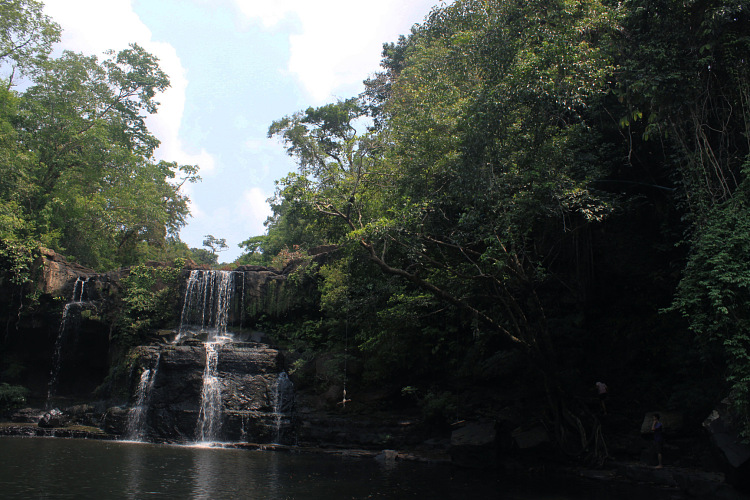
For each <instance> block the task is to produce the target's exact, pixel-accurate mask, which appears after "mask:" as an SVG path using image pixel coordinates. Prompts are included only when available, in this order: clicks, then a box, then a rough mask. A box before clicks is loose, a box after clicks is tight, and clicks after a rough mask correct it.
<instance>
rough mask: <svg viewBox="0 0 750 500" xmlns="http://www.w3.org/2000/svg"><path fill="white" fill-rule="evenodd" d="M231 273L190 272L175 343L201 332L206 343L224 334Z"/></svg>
mask: <svg viewBox="0 0 750 500" xmlns="http://www.w3.org/2000/svg"><path fill="white" fill-rule="evenodd" d="M235 274H237V273H236V272H235V271H203V270H193V271H190V276H189V277H188V280H187V285H186V287H185V300H184V302H183V305H182V313H181V315H180V328H179V331H178V334H177V339H176V341H180V340H181V339H182V338H183V337H184V336H186V335H188V334H190V333H193V334H202V333H205V334H207V340H208V341H209V342H210V341H212V340H213V339H214V338H215V337H216V336H217V335H223V334H225V333H226V331H227V326H228V324H229V313H230V310H231V309H232V302H233V300H234V295H235V293H234V287H235ZM243 292H244V287H243Z"/></svg>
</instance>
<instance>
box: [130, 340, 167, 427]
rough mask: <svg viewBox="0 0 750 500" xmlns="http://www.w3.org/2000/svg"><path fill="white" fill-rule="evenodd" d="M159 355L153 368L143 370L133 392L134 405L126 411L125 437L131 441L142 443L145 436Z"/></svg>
mask: <svg viewBox="0 0 750 500" xmlns="http://www.w3.org/2000/svg"><path fill="white" fill-rule="evenodd" d="M160 359H161V353H159V355H158V356H157V357H156V362H155V363H154V367H153V368H149V369H147V370H143V373H141V380H140V382H139V383H138V388H137V389H136V392H135V405H134V406H133V407H132V408H130V410H128V427H127V433H126V435H125V437H126V438H127V439H129V440H131V441H143V438H144V436H145V434H146V416H147V415H148V405H149V402H150V400H151V390H152V389H153V388H154V381H155V380H156V374H157V372H158V371H159V360H160Z"/></svg>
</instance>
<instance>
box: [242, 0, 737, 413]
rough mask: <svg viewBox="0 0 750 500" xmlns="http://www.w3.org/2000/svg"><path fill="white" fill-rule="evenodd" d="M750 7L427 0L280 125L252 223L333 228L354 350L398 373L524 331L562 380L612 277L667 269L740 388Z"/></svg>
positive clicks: (498, 343)
mask: <svg viewBox="0 0 750 500" xmlns="http://www.w3.org/2000/svg"><path fill="white" fill-rule="evenodd" d="M748 12H749V6H748V4H747V2H745V1H742V0H731V1H718V0H717V1H710V2H687V3H679V4H677V3H675V2H670V1H668V0H665V1H657V2H651V1H649V2H640V1H638V0H633V1H628V2H622V3H615V2H609V1H606V0H601V1H600V0H556V1H553V2H547V1H545V2H541V1H538V2H537V1H532V2H515V1H511V0H501V1H497V2H485V1H481V0H457V1H455V2H453V3H451V4H450V5H447V6H439V7H436V8H435V9H434V10H433V11H432V12H431V13H430V15H429V16H428V17H427V18H426V20H425V22H424V23H423V24H421V25H416V26H414V27H413V29H412V31H411V33H410V34H409V35H408V36H403V37H401V38H399V40H398V41H397V42H396V43H388V44H385V45H384V48H383V60H382V71H381V72H380V73H378V74H376V75H374V76H373V77H371V78H370V79H368V80H367V81H366V82H365V91H364V92H363V93H362V94H361V95H360V96H358V97H356V98H350V99H346V100H341V101H339V102H336V103H331V104H327V105H325V106H321V107H318V108H308V109H307V110H305V111H302V112H299V113H296V114H293V115H291V116H288V117H285V118H282V119H280V120H278V121H276V122H274V123H273V124H272V125H271V127H270V128H269V136H270V137H277V138H279V139H280V141H281V142H282V144H283V145H284V147H285V149H286V151H287V152H288V153H289V155H290V156H292V157H293V158H295V159H296V161H297V163H298V165H299V170H298V172H295V173H291V174H289V175H288V176H286V177H285V178H283V179H281V180H280V181H279V182H278V189H277V191H276V194H275V197H274V198H272V200H271V201H272V208H273V215H272V217H271V218H270V219H269V220H268V222H267V226H268V228H269V230H268V235H267V236H266V237H264V238H263V239H262V240H248V244H250V243H252V244H253V248H254V249H256V250H257V249H258V248H260V249H261V250H262V251H264V252H265V251H267V250H268V251H278V249H280V248H282V247H283V246H287V247H292V245H301V246H302V248H311V247H312V246H315V245H320V244H324V243H327V244H336V245H338V246H339V248H342V249H343V250H344V252H345V253H344V254H342V255H343V257H342V260H341V261H340V262H339V263H338V264H329V265H328V266H327V267H324V268H323V269H321V275H322V280H323V282H322V284H321V286H320V290H321V294H322V295H321V297H322V298H321V300H322V303H323V310H324V311H328V313H327V314H329V315H330V316H331V317H337V318H339V319H341V318H342V314H346V315H347V322H348V321H350V320H351V321H353V320H357V318H359V319H358V320H357V321H358V328H360V330H359V337H358V342H359V344H358V348H359V349H360V350H361V351H360V352H361V353H363V355H367V354H366V353H368V352H369V356H374V357H377V358H378V359H379V362H378V363H379V364H380V366H390V367H391V369H390V370H386V371H390V373H391V374H395V373H399V374H404V373H410V374H411V375H415V374H416V373H417V372H418V370H414V363H415V361H414V359H413V358H412V355H413V354H414V353H415V352H421V351H422V349H423V346H424V344H425V343H427V344H428V345H431V346H432V350H431V352H428V353H425V355H426V358H423V359H433V360H435V361H437V360H440V362H439V363H447V364H448V365H451V364H452V365H453V366H454V367H456V366H459V365H460V364H461V363H463V362H467V360H473V361H475V362H476V361H477V360H480V361H481V363H478V364H477V363H475V366H483V367H484V368H485V369H486V368H487V364H486V363H490V362H492V361H491V360H497V359H499V358H498V357H497V356H498V355H499V353H502V352H504V351H505V350H507V349H508V348H509V347H513V346H515V347H517V348H520V349H521V350H522V351H523V352H525V353H527V354H529V355H530V358H529V359H530V360H531V363H532V364H535V365H536V366H537V367H538V368H539V369H540V371H539V373H541V374H542V375H541V376H542V377H544V376H545V375H544V374H548V375H549V374H550V373H555V376H554V377H551V378H550V379H546V380H545V381H544V382H543V383H544V384H546V385H547V387H554V386H555V385H556V384H558V383H559V384H561V386H560V388H561V390H562V385H563V384H564V383H565V382H564V377H562V376H561V373H563V372H565V370H569V369H570V367H569V366H568V365H567V363H564V362H563V357H565V356H569V355H570V351H568V350H567V349H569V348H570V347H571V346H572V345H578V344H580V343H583V342H587V341H594V338H595V337H596V334H595V333H594V331H595V330H596V327H594V326H592V325H594V324H595V323H596V322H598V321H602V320H601V318H602V317H603V315H604V313H602V311H605V310H615V308H617V307H620V306H619V305H618V304H620V303H621V301H624V300H626V299H625V298H624V297H623V296H622V293H621V292H620V291H618V290H616V289H615V288H614V286H615V285H614V284H613V283H609V282H608V280H611V279H612V278H613V277H614V278H616V280H617V282H618V284H619V285H623V284H624V283H633V285H632V286H635V287H639V288H640V287H644V286H645V285H644V282H647V280H654V283H659V286H655V287H651V288H650V289H649V291H648V293H647V296H648V297H650V298H651V300H652V303H650V304H647V305H646V304H644V305H643V307H645V308H646V309H647V310H649V311H650V312H651V313H653V314H654V315H658V311H659V310H660V309H662V310H663V311H672V312H675V311H682V312H684V313H685V314H686V315H687V316H688V317H689V318H691V319H690V321H691V327H692V329H693V331H695V332H697V333H699V334H703V333H704V332H709V333H710V334H711V335H713V337H714V338H716V339H718V340H719V341H720V342H722V343H723V345H724V346H726V350H725V355H726V359H725V361H726V362H727V363H728V366H729V367H730V372H731V375H730V377H729V381H730V382H731V381H735V382H734V383H733V384H734V387H735V389H736V391H739V392H740V393H741V394H742V395H743V396H742V398H741V399H743V400H744V401H747V400H748V397H747V394H748V391H747V383H746V379H747V377H746V373H748V366H750V364H748V362H747V354H746V353H747V352H748V350H747V349H748V347H747V345H746V344H747V340H746V337H747V332H744V330H742V329H740V331H737V330H736V329H731V328H730V327H729V323H728V322H735V323H737V324H740V325H741V324H742V322H743V321H746V319H747V318H746V313H745V310H744V308H742V307H741V302H742V301H741V300H740V299H738V297H740V296H741V294H742V293H744V292H743V291H741V287H742V286H744V285H742V284H741V278H740V277H741V276H743V273H745V274H746V271H747V269H745V268H746V267H747V259H746V258H745V256H744V254H743V252H744V249H745V245H744V243H743V242H742V238H744V236H743V235H742V230H741V229H740V228H741V227H742V225H741V224H740V221H741V220H744V219H743V218H746V216H747V213H746V212H747V207H746V205H745V203H744V201H743V200H744V195H743V197H741V198H739V199H736V198H737V195H738V194H739V193H740V192H741V191H742V190H741V189H740V186H743V185H744V184H743V182H745V177H746V174H747V166H748V161H750V143H749V142H748V139H747V138H748V136H749V135H750V134H748V131H749V130H750V115H748V109H749V108H748V102H750V99H749V98H748V97H749V96H750V94H748V88H749V87H748V86H749V85H750V73H748V69H749V67H748V60H747V54H748V53H750V52H749V51H748V49H750V38H749V37H748V33H750V19H748V15H749V14H748ZM730 219H731V220H730ZM730 227H731V228H737V230H738V231H739V234H736V235H735V236H734V237H730V233H729V231H731V230H730V229H729V228H730ZM271 242H273V244H271ZM722 242H727V243H731V244H728V245H727V246H724V247H723V248H722V252H720V253H719V254H717V253H716V251H715V248H716V247H715V246H716V245H721V244H722ZM617 243H622V245H620V246H619V247H618V246H617ZM649 245H650V246H649ZM678 245H679V246H678ZM712 245H713V246H712ZM686 255H687V257H688V259H687V260H685V256H686ZM368 262H369V264H366V263H368ZM728 262H732V263H733V264H732V266H731V270H730V269H729V268H728V267H727V266H728V264H727V263H728ZM686 263H688V264H687V265H686ZM629 264H630V265H631V266H632V267H631V268H626V267H625V266H627V265H629ZM368 266H369V267H368ZM374 271H377V273H374ZM378 273H380V274H378ZM628 274H630V275H631V276H632V277H630V276H628ZM679 276H682V284H681V285H680V286H679V288H677V282H678V277H679ZM636 277H637V279H638V280H640V281H639V282H637V283H636V282H635V279H636ZM735 287H740V289H737V290H735ZM341 297H347V300H349V301H353V302H355V303H359V306H358V307H354V308H352V307H342V303H341V300H342V299H341ZM604 297H606V298H607V300H609V301H610V303H607V302H606V300H605V299H604ZM366 298H367V299H366ZM360 300H361V302H359V301H360ZM631 300H632V299H631ZM673 301H674V302H673ZM636 302H638V301H636ZM672 302H673V305H672V306H671V307H668V306H669V304H670V303H672ZM326 304H328V305H326ZM333 304H338V305H337V306H331V305H333ZM371 304H375V305H372V306H371ZM730 304H731V305H730ZM663 314H670V313H669V312H664V313H663ZM396 318H397V319H396ZM406 318H413V319H414V320H413V321H407V320H406ZM428 318H431V319H428ZM436 318H441V319H440V320H437V321H436V323H433V321H432V320H434V319H436ZM580 318H589V319H588V320H587V321H586V322H584V323H588V325H589V326H587V327H586V328H585V329H581V326H580V325H581V324H582V322H581V319H580ZM441 324H442V325H443V327H440V326H438V325H441ZM448 325H450V326H448ZM680 325H682V324H681V323H679V322H677V323H675V325H674V326H673V327H672V328H673V329H674V331H675V334H679V335H682V336H683V337H688V336H689V334H688V333H687V332H686V331H685V329H683V330H681V331H680ZM573 331H578V332H579V335H578V337H574V336H573V337H571V335H570V332H573ZM336 332H337V331H336V329H335V328H333V327H332V330H331V334H332V335H334V334H340V333H336ZM586 332H588V333H586ZM670 332H671V331H670ZM678 332H679V333H678ZM644 335H645V333H644ZM670 335H671V333H670ZM670 338H671V337H670ZM596 342H602V343H607V344H609V345H616V344H617V342H618V340H617V339H616V338H615V336H612V337H606V340H603V339H602V338H601V337H599V338H598V340H596ZM420 346H422V347H420ZM445 352H449V353H450V354H449V355H447V356H445V357H443V353H445ZM407 353H408V354H407ZM388 363H391V364H390V365H388ZM421 366H422V369H423V370H425V369H427V370H429V368H428V366H427V364H426V363H425V364H422V365H421ZM443 366H445V365H443ZM399 368H400V370H399ZM622 369H623V370H625V369H626V368H625V366H624V365H623V368H622ZM406 376H407V377H408V376H409V375H406ZM552 379H554V380H555V381H554V382H552V381H551V380H552ZM737 381H742V382H741V384H740V383H738V382H737ZM581 383H582V382H581ZM743 384H744V385H743ZM568 387H570V384H568ZM742 405H744V406H742ZM740 407H741V409H742V411H743V412H744V414H745V415H747V407H748V405H747V404H746V403H741V404H740Z"/></svg>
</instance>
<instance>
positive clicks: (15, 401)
mask: <svg viewBox="0 0 750 500" xmlns="http://www.w3.org/2000/svg"><path fill="white" fill-rule="evenodd" d="M28 392H29V390H28V389H26V388H25V387H21V386H20V385H10V384H6V383H5V382H3V383H0V411H7V410H12V409H14V408H20V407H22V406H23V405H25V404H26V395H27V394H28Z"/></svg>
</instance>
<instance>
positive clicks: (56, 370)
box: [46, 276, 90, 407]
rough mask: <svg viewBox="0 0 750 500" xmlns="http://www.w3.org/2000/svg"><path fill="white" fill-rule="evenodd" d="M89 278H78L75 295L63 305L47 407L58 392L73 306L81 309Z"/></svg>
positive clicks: (74, 289)
mask: <svg viewBox="0 0 750 500" xmlns="http://www.w3.org/2000/svg"><path fill="white" fill-rule="evenodd" d="M89 279H90V278H86V279H85V280H84V279H82V278H81V277H80V276H79V277H78V278H77V279H76V282H75V283H74V284H73V295H72V297H71V298H70V301H69V302H68V303H67V304H65V307H63V312H62V317H61V318H60V327H59V328H58V330H57V338H56V339H55V350H54V352H53V354H52V368H51V369H50V373H49V382H48V385H47V387H48V389H47V404H46V406H47V407H49V406H50V400H51V399H52V397H53V396H55V393H56V392H57V382H58V377H59V376H60V368H61V366H62V348H63V344H64V343H65V339H66V337H67V333H68V330H70V327H71V320H72V316H71V308H72V307H73V306H78V307H79V309H80V308H81V306H82V304H84V301H83V298H84V296H86V295H85V294H86V283H87V282H88V281H89Z"/></svg>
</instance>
